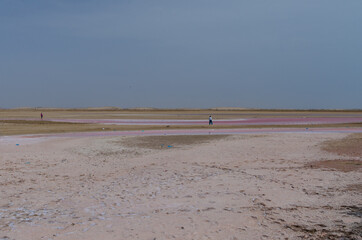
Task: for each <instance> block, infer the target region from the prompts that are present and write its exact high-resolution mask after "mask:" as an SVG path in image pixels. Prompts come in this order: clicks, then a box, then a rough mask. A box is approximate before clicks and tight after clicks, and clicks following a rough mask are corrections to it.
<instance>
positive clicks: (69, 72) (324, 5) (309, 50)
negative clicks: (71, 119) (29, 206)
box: [0, 0, 362, 109]
mask: <svg viewBox="0 0 362 240" xmlns="http://www.w3.org/2000/svg"><path fill="white" fill-rule="evenodd" d="M361 12H362V1H361V0H348V1H343V0H303V1H300V0H273V1H270V0H263V1H261V0H247V1H246V0H223V1H219V0H182V1H180V0H144V1H142V0H37V1H28V0H0V108H15V107H102V106H116V107H121V108H133V107H156V108H212V107H245V108H278V109H281V108H296V109H322V108H328V109H345V108H348V109H356V108H358V109H362V26H361V23H362V14H361Z"/></svg>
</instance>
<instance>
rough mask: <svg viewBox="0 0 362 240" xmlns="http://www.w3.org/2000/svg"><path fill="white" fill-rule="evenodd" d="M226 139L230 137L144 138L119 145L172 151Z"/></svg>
mask: <svg viewBox="0 0 362 240" xmlns="http://www.w3.org/2000/svg"><path fill="white" fill-rule="evenodd" d="M226 137H228V135H178V136H144V137H131V138H127V139H122V140H121V141H119V142H118V143H119V144H122V145H123V146H126V147H131V148H146V149H170V148H173V147H183V146H192V145H198V144H203V143H208V142H211V141H217V140H220V139H225V138H226Z"/></svg>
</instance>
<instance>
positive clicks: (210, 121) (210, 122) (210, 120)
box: [209, 116, 213, 125]
mask: <svg viewBox="0 0 362 240" xmlns="http://www.w3.org/2000/svg"><path fill="white" fill-rule="evenodd" d="M209 125H213V123H212V117H211V116H209Z"/></svg>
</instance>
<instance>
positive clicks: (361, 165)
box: [306, 160, 362, 172]
mask: <svg viewBox="0 0 362 240" xmlns="http://www.w3.org/2000/svg"><path fill="white" fill-rule="evenodd" d="M306 166H307V167H309V168H321V169H329V170H335V171H341V172H351V171H360V170H362V161H359V160H324V161H317V162H313V163H308V165H306Z"/></svg>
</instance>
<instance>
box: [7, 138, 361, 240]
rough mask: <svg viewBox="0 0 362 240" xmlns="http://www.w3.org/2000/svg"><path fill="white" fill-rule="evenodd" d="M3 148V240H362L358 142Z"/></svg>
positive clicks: (25, 141) (74, 143)
mask: <svg viewBox="0 0 362 240" xmlns="http://www.w3.org/2000/svg"><path fill="white" fill-rule="evenodd" d="M351 137H352V138H351ZM10 139H12V140H11V141H10ZM2 140H3V141H1V142H0V153H1V154H0V166H1V168H0V182H1V184H0V195H1V198H0V239H327V238H330V239H339V238H341V237H344V238H347V239H360V238H361V208H362V201H361V199H362V198H361V194H362V191H361V189H362V188H361V182H362V181H361V178H362V172H361V160H362V154H361V152H360V150H359V149H360V148H359V147H358V146H360V143H361V135H360V134H354V135H349V134H348V133H336V132H335V133H331V132H326V133H322V132H315V133H310V132H299V133H298V132H293V133H292V132H289V133H257V134H256V133H249V134H242V135H210V136H209V135H206V136H187V135H186V136H107V137H96V136H90V137H76V136H75V137H62V138H59V137H49V138H35V139H34V138H17V137H12V138H7V139H5V140H4V138H2ZM342 143H347V144H342ZM16 144H18V145H16ZM331 146H332V149H331ZM345 146H352V148H349V149H348V151H343V149H345ZM353 146H354V148H353ZM339 162H343V164H344V165H346V164H348V166H349V168H343V166H344V165H343V164H342V168H341V166H340V165H338V163H339Z"/></svg>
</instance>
